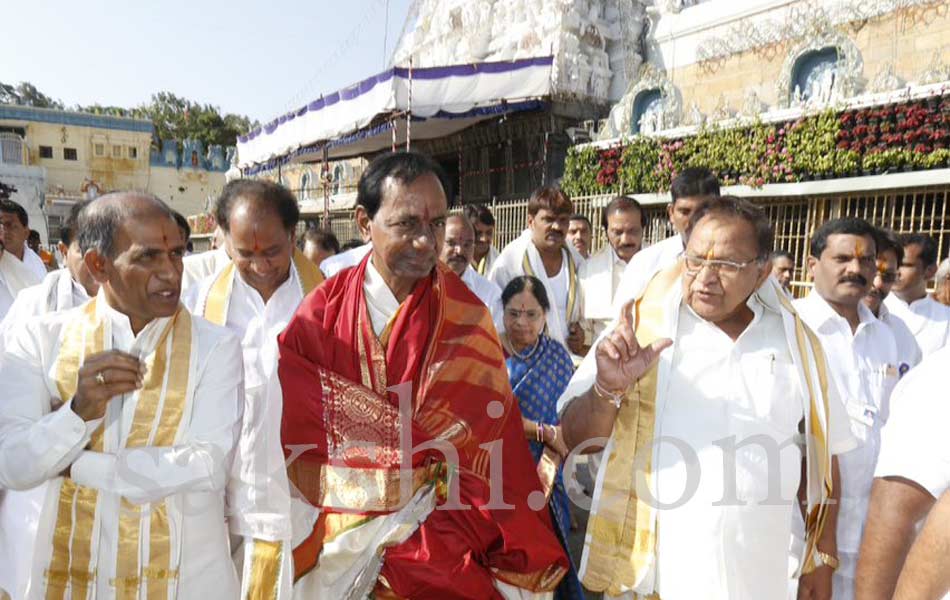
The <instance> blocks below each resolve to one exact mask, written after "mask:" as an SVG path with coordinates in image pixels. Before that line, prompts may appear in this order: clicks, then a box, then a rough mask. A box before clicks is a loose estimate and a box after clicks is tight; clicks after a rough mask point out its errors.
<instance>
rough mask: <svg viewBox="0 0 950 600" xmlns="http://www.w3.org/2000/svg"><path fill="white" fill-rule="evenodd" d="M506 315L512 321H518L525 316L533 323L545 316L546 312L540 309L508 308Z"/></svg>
mask: <svg viewBox="0 0 950 600" xmlns="http://www.w3.org/2000/svg"><path fill="white" fill-rule="evenodd" d="M505 316H506V317H507V318H509V319H511V320H512V321H517V320H518V319H520V318H521V317H525V318H526V319H528V321H529V322H532V323H533V322H535V321H537V320H538V319H540V318H541V317H543V316H544V312H543V311H540V310H518V309H517V308H506V309H505Z"/></svg>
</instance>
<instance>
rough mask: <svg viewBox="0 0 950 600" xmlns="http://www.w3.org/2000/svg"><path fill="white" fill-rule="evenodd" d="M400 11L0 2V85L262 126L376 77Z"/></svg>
mask: <svg viewBox="0 0 950 600" xmlns="http://www.w3.org/2000/svg"><path fill="white" fill-rule="evenodd" d="M411 3H412V2H411V0H310V1H309V2H308V1H305V0H227V1H225V0H190V1H186V0H163V1H161V2H158V1H154V0H135V1H131V2H130V1H129V0H124V1H118V0H87V1H83V0H80V1H58V0H0V14H3V15H4V21H6V22H7V24H8V25H13V26H7V27H4V28H3V29H4V31H3V51H2V53H0V82H3V83H8V84H11V83H12V84H17V83H19V82H21V81H29V82H30V83H32V84H33V85H35V86H36V87H37V88H38V89H39V90H40V91H42V92H43V93H45V94H47V95H48V96H52V97H53V98H56V99H58V100H62V101H63V102H64V103H65V104H66V105H67V106H70V107H71V106H73V105H75V104H82V105H89V104H95V103H98V104H102V105H111V106H123V107H132V106H137V105H139V104H143V103H145V102H147V101H148V99H149V97H150V96H151V94H153V93H155V92H159V91H170V92H172V93H174V94H176V95H179V96H183V97H185V98H188V99H190V100H194V101H197V102H200V103H202V104H213V105H215V106H218V107H220V109H221V110H222V111H223V112H225V113H229V112H230V113H237V114H242V115H247V116H249V117H251V118H252V119H257V120H259V121H261V122H262V123H264V122H266V121H268V120H270V119H272V118H274V117H276V116H278V115H280V114H282V113H284V112H286V111H288V110H291V109H294V108H297V107H299V106H301V105H303V104H305V103H306V102H309V101H310V100H312V99H314V98H316V97H318V96H320V94H325V93H328V92H332V91H335V90H337V89H339V88H342V87H344V86H346V85H349V84H351V83H355V82H357V81H359V80H361V79H364V78H366V77H368V76H370V75H373V74H375V73H378V72H379V71H382V70H384V69H385V68H386V66H388V62H389V60H390V58H391V56H392V50H393V47H394V46H395V44H396V42H397V40H398V37H399V34H400V32H401V31H402V27H403V23H404V21H405V19H406V15H407V14H408V12H409V7H410V5H411ZM387 6H388V13H389V19H388V20H389V26H388V39H385V40H384V38H386V37H387V36H386V35H385V34H386V31H387V27H386V21H387V19H386V13H387ZM384 41H386V45H387V48H386V53H385V55H384V52H383V48H384ZM384 57H385V60H384Z"/></svg>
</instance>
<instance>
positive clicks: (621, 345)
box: [594, 300, 673, 392]
mask: <svg viewBox="0 0 950 600" xmlns="http://www.w3.org/2000/svg"><path fill="white" fill-rule="evenodd" d="M633 309H634V301H633V300H631V301H630V302H627V303H626V304H624V306H623V309H622V310H621V312H620V323H618V324H617V327H616V328H614V330H613V331H612V332H610V335H608V336H607V337H605V338H604V339H602V340H601V341H600V343H599V344H597V350H596V351H595V355H594V356H595V358H596V359H597V385H599V386H600V387H601V388H603V389H604V390H606V391H608V392H622V391H625V390H626V389H627V388H629V387H630V386H631V385H633V384H634V383H636V381H637V379H639V378H640V377H641V376H642V375H643V374H644V373H646V372H647V371H648V370H649V369H650V367H651V366H653V363H655V362H656V360H657V358H659V356H660V353H661V352H663V351H664V350H665V349H667V348H669V347H670V346H671V345H672V344H673V342H672V341H671V340H669V339H659V340H656V341H655V342H653V343H652V344H650V345H649V346H647V347H646V348H641V347H640V344H639V343H638V342H637V335H636V333H637V332H636V318H635V317H634V315H633Z"/></svg>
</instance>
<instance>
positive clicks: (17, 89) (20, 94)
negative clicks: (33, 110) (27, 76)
mask: <svg viewBox="0 0 950 600" xmlns="http://www.w3.org/2000/svg"><path fill="white" fill-rule="evenodd" d="M0 104H19V105H20V106H35V107H37V108H65V107H64V106H63V103H62V102H61V101H60V100H54V99H52V98H50V97H49V96H47V95H46V94H44V93H43V92H41V91H39V90H38V89H36V86H34V85H33V84H32V83H30V82H28V81H21V82H20V83H19V84H17V85H13V84H9V83H3V82H2V81H0Z"/></svg>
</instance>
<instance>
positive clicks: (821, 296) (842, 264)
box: [795, 218, 899, 600]
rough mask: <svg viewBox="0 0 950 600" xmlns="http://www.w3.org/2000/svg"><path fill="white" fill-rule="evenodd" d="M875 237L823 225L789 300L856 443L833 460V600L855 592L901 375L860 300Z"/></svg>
mask: <svg viewBox="0 0 950 600" xmlns="http://www.w3.org/2000/svg"><path fill="white" fill-rule="evenodd" d="M878 239H879V232H878V230H876V229H875V228H874V227H873V226H872V225H871V224H870V223H868V222H867V221H864V220H863V219H856V218H843V219H835V220H832V221H829V222H827V223H825V224H824V225H822V226H821V227H820V228H819V229H818V230H817V231H816V232H815V233H814V235H813V237H812V240H811V247H810V249H809V257H808V268H809V271H811V273H812V276H813V277H814V280H815V287H814V289H813V290H812V291H811V293H810V294H809V295H808V296H807V297H805V298H803V299H801V300H798V301H796V302H795V308H796V309H797V310H798V312H799V314H800V315H801V317H802V319H803V320H804V321H805V323H806V324H807V325H808V326H809V327H811V328H812V330H814V332H815V333H816V334H817V335H818V338H819V340H820V341H821V345H822V347H823V348H824V351H825V356H826V357H827V358H828V366H829V369H830V370H831V378H832V380H833V381H834V383H835V385H836V386H837V387H838V391H839V395H840V396H841V398H842V400H844V402H845V407H846V408H847V411H848V416H849V417H850V418H851V432H852V434H853V435H854V436H855V437H856V438H857V440H858V446H857V448H855V449H854V450H851V451H850V452H846V453H844V454H842V455H840V456H839V457H838V460H839V466H840V469H841V490H842V493H841V508H840V511H839V513H838V537H837V542H838V549H837V550H838V559H839V563H840V564H839V565H838V566H837V570H836V572H835V576H834V583H833V585H834V598H835V599H836V600H838V599H850V598H853V597H854V573H855V568H856V566H857V559H858V549H859V546H860V544H861V533H862V531H863V528H864V520H865V517H866V515H867V510H868V499H869V497H870V492H871V482H872V481H873V479H874V465H875V463H876V462H877V455H878V452H879V450H880V439H881V426H882V425H883V423H884V422H885V421H886V420H887V410H888V400H889V398H890V394H891V390H892V389H893V387H894V385H895V384H896V383H897V380H898V377H899V374H898V369H897V359H898V356H897V344H896V342H895V340H894V334H893V333H892V332H891V330H890V328H889V327H888V326H887V325H886V324H885V323H884V322H882V321H880V320H878V319H877V318H875V317H874V315H873V314H872V313H871V311H870V310H869V309H868V307H867V306H865V304H864V303H863V302H862V299H863V298H864V297H865V295H867V293H868V290H869V289H870V287H871V282H872V281H873V279H874V276H875V274H876V268H877V241H878Z"/></svg>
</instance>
